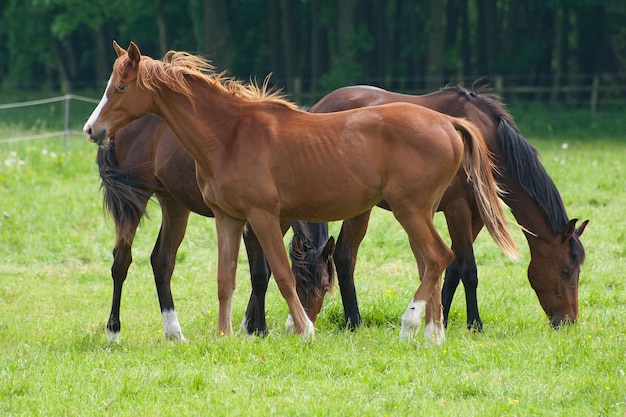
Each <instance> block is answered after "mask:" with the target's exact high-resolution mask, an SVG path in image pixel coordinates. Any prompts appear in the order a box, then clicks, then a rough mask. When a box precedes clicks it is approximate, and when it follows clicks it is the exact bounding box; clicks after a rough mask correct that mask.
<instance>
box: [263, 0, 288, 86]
mask: <svg viewBox="0 0 626 417" xmlns="http://www.w3.org/2000/svg"><path fill="white" fill-rule="evenodd" d="M278 1H279V0H267V26H268V28H267V30H268V34H267V36H268V47H269V51H270V68H271V69H272V71H273V74H274V81H279V82H281V83H283V82H284V78H285V68H284V65H283V55H282V50H283V48H282V43H281V40H280V39H281V32H280V4H279V3H278Z"/></svg>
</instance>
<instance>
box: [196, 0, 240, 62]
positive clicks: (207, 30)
mask: <svg viewBox="0 0 626 417" xmlns="http://www.w3.org/2000/svg"><path fill="white" fill-rule="evenodd" d="M203 14H204V31H203V38H202V45H203V51H204V53H205V54H207V55H208V56H209V57H210V58H211V60H212V62H213V64H214V65H215V67H216V68H218V70H227V69H230V68H231V67H232V64H233V38H232V35H231V33H230V24H229V16H228V4H227V1H226V0H204V8H203Z"/></svg>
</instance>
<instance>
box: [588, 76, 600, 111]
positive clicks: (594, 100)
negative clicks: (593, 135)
mask: <svg viewBox="0 0 626 417" xmlns="http://www.w3.org/2000/svg"><path fill="white" fill-rule="evenodd" d="M599 86H600V77H599V76H598V74H595V75H594V76H593V81H592V83H591V98H590V100H589V101H590V105H591V109H590V110H591V117H594V116H595V115H596V110H597V109H598V88H599Z"/></svg>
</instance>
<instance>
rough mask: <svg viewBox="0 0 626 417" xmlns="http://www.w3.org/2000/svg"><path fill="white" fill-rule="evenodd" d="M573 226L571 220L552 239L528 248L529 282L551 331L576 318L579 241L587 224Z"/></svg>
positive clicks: (543, 240)
mask: <svg viewBox="0 0 626 417" xmlns="http://www.w3.org/2000/svg"><path fill="white" fill-rule="evenodd" d="M576 222H577V219H572V220H570V221H569V222H568V223H567V224H566V225H565V227H564V228H563V230H562V231H561V232H560V233H557V234H556V235H555V236H554V237H552V238H548V239H545V238H542V239H537V240H538V242H537V244H536V245H531V251H532V253H531V255H532V256H531V261H530V264H529V265H528V280H529V281H530V285H531V286H532V287H533V289H534V290H535V292H536V293H537V297H538V298H539V303H540V304H541V307H542V308H543V310H544V311H545V312H546V314H547V315H548V318H549V319H550V325H551V326H552V327H554V328H558V327H560V326H561V325H563V324H569V323H575V322H576V320H577V318H578V281H579V276H580V266H581V265H582V263H583V261H584V256H585V255H584V250H583V249H582V244H581V243H580V240H579V238H580V236H581V235H582V234H583V232H584V231H585V228H586V227H587V224H588V223H589V220H585V221H584V222H583V223H582V224H581V225H580V227H578V228H576ZM548 278H550V279H548Z"/></svg>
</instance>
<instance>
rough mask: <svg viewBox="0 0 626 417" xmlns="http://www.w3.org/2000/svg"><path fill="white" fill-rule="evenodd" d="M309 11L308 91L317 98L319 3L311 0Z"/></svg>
mask: <svg viewBox="0 0 626 417" xmlns="http://www.w3.org/2000/svg"><path fill="white" fill-rule="evenodd" d="M310 12H311V50H310V54H309V61H310V64H309V66H310V71H311V88H310V92H311V93H312V94H313V95H314V96H315V98H314V100H317V91H318V87H319V78H320V73H321V67H320V38H321V36H320V32H321V28H320V21H319V14H320V11H319V4H318V3H317V2H316V1H312V2H311V5H310Z"/></svg>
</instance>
